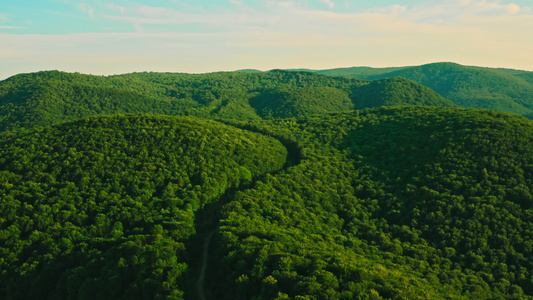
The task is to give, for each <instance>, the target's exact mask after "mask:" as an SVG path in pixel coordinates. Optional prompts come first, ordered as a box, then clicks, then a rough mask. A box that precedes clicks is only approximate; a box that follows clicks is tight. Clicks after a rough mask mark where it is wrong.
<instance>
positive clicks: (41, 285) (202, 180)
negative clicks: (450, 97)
mask: <svg viewBox="0 0 533 300" xmlns="http://www.w3.org/2000/svg"><path fill="white" fill-rule="evenodd" d="M314 89H315V88H311V89H310V90H311V91H313V90H314ZM320 91H321V90H320V89H319V90H318V91H315V92H320ZM344 96H345V95H344ZM344 96H343V97H344ZM342 99H345V98H342ZM225 122H226V123H228V125H224V124H222V123H220V122H215V121H207V120H200V119H196V118H191V117H170V116H155V115H141V116H139V115H115V116H100V117H91V118H86V119H82V120H79V121H75V122H67V123H62V124H60V125H55V126H49V127H43V128H39V129H33V130H24V131H21V132H8V133H3V134H0V144H1V146H2V147H1V148H0V152H1V153H0V195H2V196H1V197H2V198H1V200H2V201H1V202H0V253H1V256H0V258H1V259H0V297H1V298H2V299H43V298H44V299H73V298H76V299H120V298H124V299H154V298H158V299H159V298H161V299H163V298H165V299H197V287H196V284H197V282H198V278H199V275H198V271H197V270H198V269H199V268H200V266H202V268H205V269H206V270H207V272H206V274H205V279H204V280H203V281H202V285H201V286H200V287H198V289H201V290H202V291H203V292H204V294H205V295H206V298H207V299H252V298H253V299H533V273H532V270H533V265H532V262H533V260H532V259H531V258H532V257H533V195H532V190H531V187H533V123H532V122H531V121H530V120H527V119H526V118H523V117H520V116H516V115H511V114H506V113H500V112H495V111H489V110H472V109H460V108H454V107H448V108H444V107H420V106H404V107H388V108H373V109H366V110H361V111H350V112H344V113H327V114H318V115H312V116H308V117H305V118H298V119H296V118H284V119H272V120H255V121H236V120H235V121H225ZM230 124H231V126H230ZM235 127H240V129H238V128H235ZM280 141H282V142H283V145H282V144H281V142H280ZM288 162H290V163H288ZM283 166H284V167H283ZM206 230H209V232H210V235H207V232H208V231H206ZM211 234H213V241H212V242H211V246H210V247H209V248H206V249H205V251H207V252H206V253H207V254H208V255H207V257H208V259H207V260H205V259H203V258H202V255H199V253H203V251H204V248H203V246H204V245H208V243H207V241H208V240H207V238H206V236H211ZM202 286H203V287H202Z"/></svg>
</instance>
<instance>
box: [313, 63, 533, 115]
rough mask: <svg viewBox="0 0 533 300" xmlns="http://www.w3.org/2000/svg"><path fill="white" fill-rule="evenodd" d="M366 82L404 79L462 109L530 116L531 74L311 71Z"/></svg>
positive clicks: (431, 69) (446, 69) (448, 68)
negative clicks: (423, 87)
mask: <svg viewBox="0 0 533 300" xmlns="http://www.w3.org/2000/svg"><path fill="white" fill-rule="evenodd" d="M312 72H316V73H317V74H323V75H329V76H343V77H346V78H359V79H365V80H378V79H383V78H393V77H404V78H408V79H410V80H413V81H415V82H417V83H420V84H422V85H424V86H427V87H429V88H431V89H433V90H435V91H436V92H437V93H439V94H440V95H442V96H444V97H446V98H448V99H450V100H451V101H453V102H454V103H455V104H457V105H459V106H463V107H473V108H486V109H494V110H499V111H504V112H510V113H515V114H519V115H524V116H527V117H530V118H531V116H533V72H527V71H521V70H512V69H497V68H483V67H471V66H462V65H459V64H454V63H433V64H427V65H423V66H415V67H399V68H369V67H353V68H341V69H331V70H320V71H312Z"/></svg>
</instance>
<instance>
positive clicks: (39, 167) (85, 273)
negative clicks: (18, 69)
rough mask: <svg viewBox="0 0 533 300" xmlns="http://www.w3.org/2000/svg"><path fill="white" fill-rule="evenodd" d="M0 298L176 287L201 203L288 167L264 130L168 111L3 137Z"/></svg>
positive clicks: (175, 290) (143, 294)
mask: <svg viewBox="0 0 533 300" xmlns="http://www.w3.org/2000/svg"><path fill="white" fill-rule="evenodd" d="M0 144H1V145H2V147H1V148H0V170H1V171H0V197H1V200H2V201H1V202H0V212H1V215H0V257H1V258H0V270H1V271H0V272H1V273H0V298H2V299H120V298H122V299H155V298H158V299H164V298H172V299H176V298H181V297H182V296H183V286H184V285H186V284H187V282H184V281H185V280H186V279H187V276H188V275H187V272H188V264H187V260H188V258H187V255H186V243H187V240H188V239H189V238H190V236H191V235H193V234H194V233H195V213H196V212H197V211H198V210H199V209H200V208H202V207H203V206H205V205H208V204H210V203H212V202H213V201H218V199H219V198H220V197H221V196H222V195H223V194H224V193H225V192H226V191H227V190H228V189H231V188H239V186H242V185H248V184H250V183H251V181H252V178H253V177H254V176H257V175H259V174H262V173H265V172H272V171H275V170H277V169H279V168H281V167H282V166H283V165H284V163H285V160H286V155H287V152H286V149H285V147H283V145H281V143H280V142H279V141H277V140H276V139H273V138H269V137H266V136H264V135H260V134H255V133H251V132H249V131H243V130H238V129H236V128H232V127H228V126H225V125H222V124H219V123H214V122H206V121H201V120H198V119H191V118H169V117H163V116H111V117H93V118H91V119H84V120H81V121H75V122H73V123H66V124H61V125H58V126H54V127H47V128H44V129H36V130H31V131H25V132H23V133H21V134H4V135H2V136H0Z"/></svg>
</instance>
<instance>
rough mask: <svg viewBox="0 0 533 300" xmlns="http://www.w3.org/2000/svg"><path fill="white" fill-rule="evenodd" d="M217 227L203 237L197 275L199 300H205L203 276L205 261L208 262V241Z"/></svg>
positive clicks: (205, 267)
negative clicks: (198, 273)
mask: <svg viewBox="0 0 533 300" xmlns="http://www.w3.org/2000/svg"><path fill="white" fill-rule="evenodd" d="M217 230H218V229H213V230H211V231H210V232H208V233H207V235H206V236H205V239H204V254H203V256H202V268H201V270H200V276H199V277H198V283H197V286H198V297H199V298H200V300H205V299H206V298H205V291H204V278H205V271H206V270H207V263H208V253H209V243H210V242H211V238H212V237H213V235H214V234H215V232H217Z"/></svg>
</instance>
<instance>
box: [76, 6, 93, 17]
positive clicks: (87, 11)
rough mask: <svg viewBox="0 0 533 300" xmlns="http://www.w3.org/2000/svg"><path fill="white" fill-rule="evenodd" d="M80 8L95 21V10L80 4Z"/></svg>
mask: <svg viewBox="0 0 533 300" xmlns="http://www.w3.org/2000/svg"><path fill="white" fill-rule="evenodd" d="M79 7H80V9H81V11H82V12H83V13H85V14H87V15H88V16H89V17H90V18H91V19H94V8H91V7H89V5H87V3H80V4H79Z"/></svg>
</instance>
